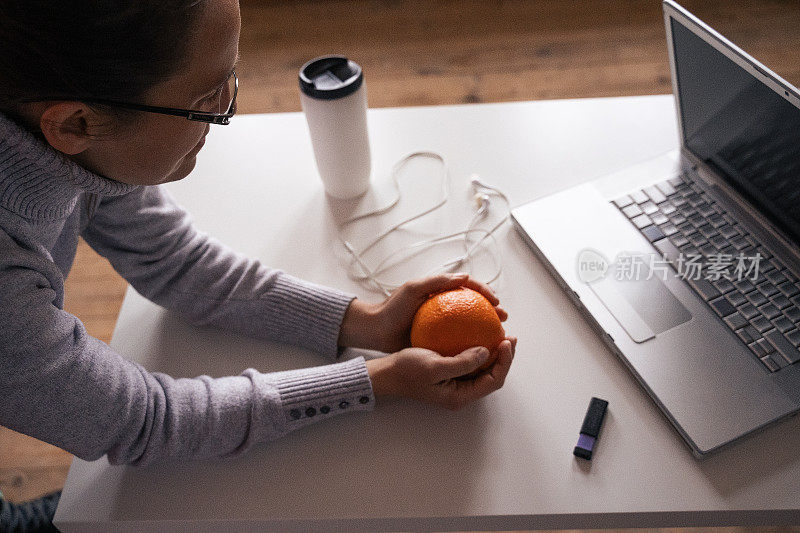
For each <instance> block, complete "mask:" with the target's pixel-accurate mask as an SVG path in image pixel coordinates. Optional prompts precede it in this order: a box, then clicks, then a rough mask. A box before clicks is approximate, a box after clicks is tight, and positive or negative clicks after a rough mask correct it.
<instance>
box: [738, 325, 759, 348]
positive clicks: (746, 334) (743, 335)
mask: <svg viewBox="0 0 800 533" xmlns="http://www.w3.org/2000/svg"><path fill="white" fill-rule="evenodd" d="M756 334H758V332H757V331H756ZM736 335H738V336H739V338H740V339H742V341H743V342H744V343H745V344H750V343H754V342H755V341H756V340H758V337H753V336H752V335H750V331H749V329H748V328H746V327H744V328H741V329H737V330H736Z"/></svg>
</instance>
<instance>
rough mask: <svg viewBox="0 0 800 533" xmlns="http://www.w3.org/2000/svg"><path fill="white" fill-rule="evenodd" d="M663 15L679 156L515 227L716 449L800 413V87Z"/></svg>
mask: <svg viewBox="0 0 800 533" xmlns="http://www.w3.org/2000/svg"><path fill="white" fill-rule="evenodd" d="M663 11H664V22H665V24H666V30H667V32H666V33H667V43H668V47H669V58H670V68H671V73H672V87H673V93H674V95H675V99H676V108H677V113H678V125H679V132H680V149H679V150H675V151H673V152H671V153H667V154H664V155H662V156H659V157H656V158H654V159H651V160H648V161H645V162H643V163H640V164H637V165H635V166H631V167H629V168H625V169H623V170H621V171H619V172H616V173H614V174H612V175H609V176H605V177H602V178H599V179H596V180H594V181H591V182H589V183H585V184H583V185H580V186H576V187H572V188H569V189H567V190H564V191H562V192H559V193H557V194H554V195H551V196H548V197H545V198H541V199H538V200H535V201H532V202H530V203H527V204H524V205H522V206H520V207H518V208H515V209H514V210H513V211H512V220H513V222H514V225H515V227H516V228H517V230H518V231H519V233H520V234H521V235H522V236H523V238H524V239H525V241H526V242H527V243H528V245H529V246H530V247H531V249H532V250H533V252H534V254H535V255H536V256H537V257H538V258H539V259H540V260H541V261H542V262H543V263H544V264H545V265H546V266H547V268H548V270H549V271H550V272H551V274H552V275H553V276H554V277H555V279H556V280H557V281H558V283H559V285H560V286H561V287H562V288H563V289H564V290H565V291H566V293H567V294H568V295H569V297H570V299H571V300H572V301H573V302H574V303H575V305H576V306H577V307H578V308H579V309H580V310H581V311H582V313H583V314H584V315H585V316H586V317H587V318H588V320H589V321H590V322H591V323H592V325H593V326H595V329H596V330H597V332H598V333H599V335H600V336H601V338H602V339H603V341H604V342H605V343H606V344H607V345H608V346H609V347H610V348H611V350H612V351H613V352H614V353H616V354H617V355H618V356H619V357H620V358H621V359H622V361H623V362H624V363H625V364H626V366H627V367H628V368H629V369H630V371H631V372H632V374H633V376H634V377H635V378H636V379H637V380H638V381H639V383H640V384H641V385H642V386H643V387H644V389H645V390H646V391H647V392H648V394H649V395H650V396H651V398H652V399H653V400H654V401H655V403H656V404H657V405H658V407H659V408H660V409H661V410H662V411H663V413H664V414H665V415H666V417H667V418H668V419H669V420H670V422H671V423H672V424H673V425H674V426H675V428H676V429H677V431H678V432H679V433H680V435H681V436H682V437H683V439H684V440H685V441H686V443H687V444H688V445H689V446H690V448H691V449H692V451H693V452H694V454H695V455H696V456H697V457H704V456H707V455H708V454H710V453H713V452H715V451H718V450H719V449H721V448H723V447H724V446H726V445H729V444H731V443H732V442H734V441H736V440H737V439H739V438H741V437H743V436H745V435H748V434H750V433H753V432H755V431H757V430H761V429H763V428H765V426H767V425H769V424H772V423H775V422H777V421H779V420H781V419H784V418H786V417H789V416H791V415H793V414H796V413H797V412H798V410H800V349H798V346H800V92H798V90H797V89H796V88H795V87H793V86H792V85H790V84H789V83H787V82H786V81H784V80H783V79H781V78H780V77H779V76H777V75H776V74H775V73H773V72H772V71H770V70H769V69H768V68H766V67H765V66H763V65H762V64H761V63H759V62H758V61H756V60H755V59H754V58H752V57H751V56H749V55H748V54H747V53H745V52H744V51H742V50H741V49H739V48H738V47H737V46H735V45H734V44H733V43H731V42H730V41H728V40H727V39H725V38H724V37H723V36H722V35H720V34H719V33H717V32H716V31H714V30H713V29H712V28H710V27H709V26H708V25H706V24H704V23H703V22H702V21H700V20H699V19H697V18H696V17H695V16H693V15H692V14H691V13H689V12H688V11H686V10H685V9H683V8H682V7H681V6H679V5H678V4H676V3H675V2H673V1H671V0H665V1H664V2H663Z"/></svg>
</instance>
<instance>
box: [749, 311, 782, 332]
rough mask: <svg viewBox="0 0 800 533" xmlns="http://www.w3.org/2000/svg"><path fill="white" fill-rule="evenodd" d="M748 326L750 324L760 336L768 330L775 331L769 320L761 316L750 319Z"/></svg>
mask: <svg viewBox="0 0 800 533" xmlns="http://www.w3.org/2000/svg"><path fill="white" fill-rule="evenodd" d="M750 324H752V326H753V327H754V328H756V329H757V330H758V332H759V333H761V334H763V333H764V332H765V331H769V330H772V329H775V328H773V326H772V322H770V321H769V320H767V318H766V317H764V316H761V315H758V316H754V317H753V318H751V319H750ZM776 331H777V330H776ZM765 336H766V335H765Z"/></svg>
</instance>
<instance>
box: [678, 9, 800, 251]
mask: <svg viewBox="0 0 800 533" xmlns="http://www.w3.org/2000/svg"><path fill="white" fill-rule="evenodd" d="M670 21H671V26H672V42H673V47H674V50H675V51H674V54H675V70H676V74H677V86H678V92H679V98H678V101H679V105H680V113H681V118H682V121H683V137H684V138H683V142H684V145H685V146H686V147H687V148H688V149H689V150H690V151H691V152H692V153H694V155H696V156H697V157H698V158H699V159H701V160H703V161H705V162H706V163H707V164H709V165H710V166H711V167H713V168H714V169H715V170H716V171H717V172H718V173H719V174H720V175H721V176H722V177H724V178H725V179H726V180H727V181H728V182H729V183H730V185H731V186H732V187H734V188H735V189H736V190H738V191H739V192H740V193H741V194H743V195H744V196H745V197H747V198H748V199H749V200H750V202H751V203H752V204H754V205H755V206H756V207H757V208H759V210H760V211H761V212H762V213H763V214H764V215H765V216H766V217H768V218H769V219H770V220H771V221H772V222H773V223H774V224H775V225H776V226H778V227H780V228H781V229H782V230H783V231H784V232H785V233H786V234H787V235H788V236H789V237H790V238H792V239H794V241H795V242H796V243H798V244H800V109H798V108H796V107H794V106H793V105H792V104H791V103H789V102H787V101H786V100H785V99H784V98H783V97H782V96H780V95H778V94H776V93H775V92H774V91H773V90H772V89H770V88H769V87H768V86H766V85H764V84H763V83H762V82H761V81H759V80H758V79H757V78H756V77H755V76H753V75H751V74H750V73H749V72H747V71H746V70H745V69H744V68H742V67H740V66H739V65H737V64H736V63H734V62H733V61H732V60H731V59H729V58H728V57H727V56H725V55H724V54H723V53H721V52H720V51H718V50H716V49H715V48H714V47H712V46H711V45H710V44H708V43H707V42H705V41H704V40H703V39H702V38H700V37H698V36H697V35H696V34H695V33H693V32H692V31H691V30H690V29H688V28H687V27H685V26H684V25H683V24H681V23H680V22H679V21H677V20H675V19H674V18H670Z"/></svg>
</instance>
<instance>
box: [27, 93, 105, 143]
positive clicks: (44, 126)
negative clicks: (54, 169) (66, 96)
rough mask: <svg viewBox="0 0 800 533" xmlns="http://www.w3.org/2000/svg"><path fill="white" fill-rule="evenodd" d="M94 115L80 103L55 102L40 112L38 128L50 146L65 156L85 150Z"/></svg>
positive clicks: (89, 139)
mask: <svg viewBox="0 0 800 533" xmlns="http://www.w3.org/2000/svg"><path fill="white" fill-rule="evenodd" d="M94 118H95V113H94V112H93V111H92V110H91V109H89V108H88V107H87V106H86V105H85V104H83V103H81V102H56V103H53V104H49V105H48V106H47V108H45V110H44V111H43V112H42V116H41V118H40V119H39V127H40V128H41V130H42V134H43V135H44V137H45V139H47V142H49V143H50V145H51V146H52V147H53V148H55V149H56V150H58V151H59V152H63V153H65V154H67V155H76V154H79V153H81V152H83V151H84V150H86V149H87V148H88V147H89V145H90V144H91V142H92V138H91V136H90V135H89V131H90V130H91V128H92V122H93V119H94Z"/></svg>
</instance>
